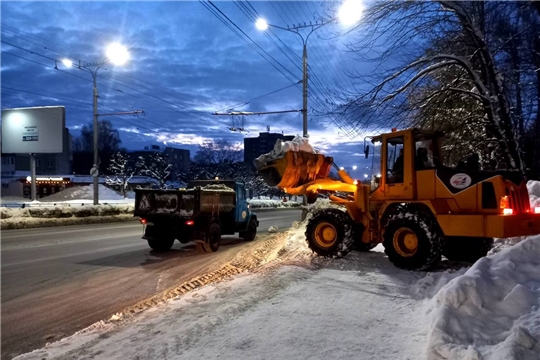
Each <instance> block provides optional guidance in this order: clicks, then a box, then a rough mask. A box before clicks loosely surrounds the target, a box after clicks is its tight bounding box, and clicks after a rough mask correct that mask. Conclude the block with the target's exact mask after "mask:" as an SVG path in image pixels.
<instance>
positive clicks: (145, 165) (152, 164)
mask: <svg viewBox="0 0 540 360" xmlns="http://www.w3.org/2000/svg"><path fill="white" fill-rule="evenodd" d="M137 167H138V168H139V169H140V172H141V174H143V175H146V176H149V177H151V178H153V179H155V180H157V181H158V182H159V188H160V189H163V188H165V187H166V186H165V182H166V181H167V179H168V178H169V175H170V174H171V170H172V164H171V163H169V161H168V159H167V157H166V156H165V154H163V153H161V152H154V153H151V154H149V155H147V156H144V157H143V156H139V160H138V161H137Z"/></svg>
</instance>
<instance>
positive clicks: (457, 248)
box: [442, 236, 493, 263]
mask: <svg viewBox="0 0 540 360" xmlns="http://www.w3.org/2000/svg"><path fill="white" fill-rule="evenodd" d="M492 246H493V239H492V238H479V237H465V236H449V237H447V238H446V243H445V245H444V248H443V252H442V254H443V255H444V257H446V258H447V259H448V260H450V261H464V262H470V263H474V262H476V261H477V260H478V259H480V258H481V257H484V256H486V255H487V253H488V252H489V250H490V249H491V247H492Z"/></svg>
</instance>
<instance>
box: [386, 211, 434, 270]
mask: <svg viewBox="0 0 540 360" xmlns="http://www.w3.org/2000/svg"><path fill="white" fill-rule="evenodd" d="M396 210H397V211H396V212H395V213H394V214H393V215H392V216H391V217H390V219H389V220H388V223H387V224H386V228H385V230H384V236H383V237H384V241H383V245H384V252H385V253H386V255H388V259H389V260H390V261H391V262H392V263H393V264H394V265H395V266H397V267H398V268H401V269H407V270H424V269H427V268H429V267H430V266H431V265H433V264H434V263H436V262H437V261H439V259H440V258H441V252H442V249H443V245H444V237H443V236H442V231H441V230H440V228H439V225H438V224H437V223H436V221H435V220H434V219H433V216H431V215H430V214H426V213H425V212H421V211H415V210H412V209H407V208H406V207H403V208H398V209H396Z"/></svg>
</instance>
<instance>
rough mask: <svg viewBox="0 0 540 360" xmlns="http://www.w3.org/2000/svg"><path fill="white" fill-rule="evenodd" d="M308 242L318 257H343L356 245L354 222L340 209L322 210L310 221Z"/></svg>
mask: <svg viewBox="0 0 540 360" xmlns="http://www.w3.org/2000/svg"><path fill="white" fill-rule="evenodd" d="M306 240H307V242H308V246H309V248H310V249H311V250H313V251H315V252H316V253H317V254H318V255H321V256H332V257H334V256H335V257H343V256H345V255H347V253H348V252H349V251H350V250H351V247H352V245H353V243H354V237H353V223H352V220H351V218H350V217H349V215H348V214H347V213H346V212H344V211H341V210H338V209H325V210H321V211H319V212H317V213H316V214H315V215H313V217H312V218H311V219H310V220H309V223H308V225H307V229H306Z"/></svg>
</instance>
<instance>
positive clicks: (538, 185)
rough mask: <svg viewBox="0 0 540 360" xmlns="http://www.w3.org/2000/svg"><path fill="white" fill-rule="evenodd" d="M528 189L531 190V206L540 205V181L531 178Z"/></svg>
mask: <svg viewBox="0 0 540 360" xmlns="http://www.w3.org/2000/svg"><path fill="white" fill-rule="evenodd" d="M527 190H528V191H529V199H530V201H531V207H532V208H535V207H537V206H540V181H536V180H529V181H528V182H527Z"/></svg>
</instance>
